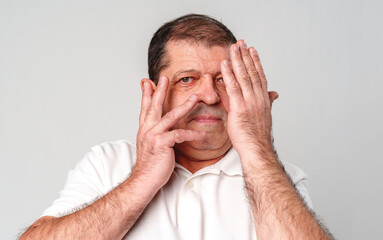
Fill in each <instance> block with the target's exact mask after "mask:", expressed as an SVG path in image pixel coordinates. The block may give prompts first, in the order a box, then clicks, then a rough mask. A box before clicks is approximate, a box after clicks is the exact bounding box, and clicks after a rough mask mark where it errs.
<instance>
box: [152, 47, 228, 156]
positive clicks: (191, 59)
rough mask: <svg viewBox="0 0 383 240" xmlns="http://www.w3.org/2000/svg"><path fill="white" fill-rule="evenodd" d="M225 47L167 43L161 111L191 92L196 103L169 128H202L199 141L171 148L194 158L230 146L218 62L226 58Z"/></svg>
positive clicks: (183, 100)
mask: <svg viewBox="0 0 383 240" xmlns="http://www.w3.org/2000/svg"><path fill="white" fill-rule="evenodd" d="M228 49H229V48H228V47H220V46H213V47H211V48H208V47H205V46H204V45H202V44H201V45H197V44H194V43H189V42H187V41H170V42H168V43H167V46H166V50H167V53H166V54H167V58H168V60H170V61H169V62H170V63H169V66H168V67H167V68H166V69H165V70H163V71H162V72H161V73H160V76H166V77H168V78H169V88H168V91H167V94H166V99H165V103H164V108H163V113H164V114H165V113H167V112H169V111H170V110H172V109H174V108H175V107H177V106H179V105H181V104H182V103H184V102H185V101H186V99H187V98H188V97H189V96H190V95H191V94H196V95H197V98H198V99H199V103H197V105H196V106H195V107H194V108H193V110H192V111H191V112H190V113H189V114H188V115H186V117H184V118H183V119H181V120H180V121H179V122H178V123H177V124H176V125H174V127H173V128H172V129H192V130H202V131H205V132H206V133H207V134H206V137H205V138H204V139H203V140H199V141H190V142H184V143H181V144H176V145H175V149H176V150H178V151H179V152H181V153H182V154H183V155H185V156H187V157H188V158H190V159H194V160H210V159H213V158H217V157H220V156H222V155H223V154H225V153H226V151H227V150H228V149H229V148H230V147H231V142H230V139H229V136H228V134H227V112H228V110H229V109H228V107H229V99H228V95H227V93H226V89H225V84H224V82H223V80H222V74H221V62H222V60H224V59H228V54H229V53H228Z"/></svg>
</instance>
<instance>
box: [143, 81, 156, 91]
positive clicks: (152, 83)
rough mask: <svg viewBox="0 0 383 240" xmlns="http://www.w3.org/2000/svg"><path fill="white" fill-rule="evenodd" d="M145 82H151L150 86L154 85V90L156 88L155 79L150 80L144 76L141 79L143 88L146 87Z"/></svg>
mask: <svg viewBox="0 0 383 240" xmlns="http://www.w3.org/2000/svg"><path fill="white" fill-rule="evenodd" d="M144 82H147V83H149V84H150V86H152V89H153V91H155V90H156V84H155V83H154V81H152V80H150V79H149V78H143V79H142V80H141V90H143V89H144Z"/></svg>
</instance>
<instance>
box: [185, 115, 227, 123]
mask: <svg viewBox="0 0 383 240" xmlns="http://www.w3.org/2000/svg"><path fill="white" fill-rule="evenodd" d="M192 121H196V122H198V123H206V124H209V123H217V122H219V121H221V118H219V117H217V116H212V115H199V116H196V117H194V118H193V119H192Z"/></svg>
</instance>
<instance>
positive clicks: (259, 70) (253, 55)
mask: <svg viewBox="0 0 383 240" xmlns="http://www.w3.org/2000/svg"><path fill="white" fill-rule="evenodd" d="M249 50H250V56H251V58H252V59H253V62H254V65H255V69H256V70H257V73H258V76H259V79H260V80H261V86H262V89H263V92H264V93H265V94H266V93H267V81H266V76H265V73H264V71H263V67H262V64H261V60H260V58H259V54H258V52H257V50H255V48H253V47H251V48H250V49H249Z"/></svg>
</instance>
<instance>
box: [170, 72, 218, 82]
mask: <svg viewBox="0 0 383 240" xmlns="http://www.w3.org/2000/svg"><path fill="white" fill-rule="evenodd" d="M185 73H199V71H198V70H195V69H188V70H181V71H178V72H176V73H175V74H174V76H173V81H177V80H178V78H179V76H180V75H182V74H185ZM220 74H221V70H219V71H218V72H216V73H215V74H214V76H217V75H220Z"/></svg>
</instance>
